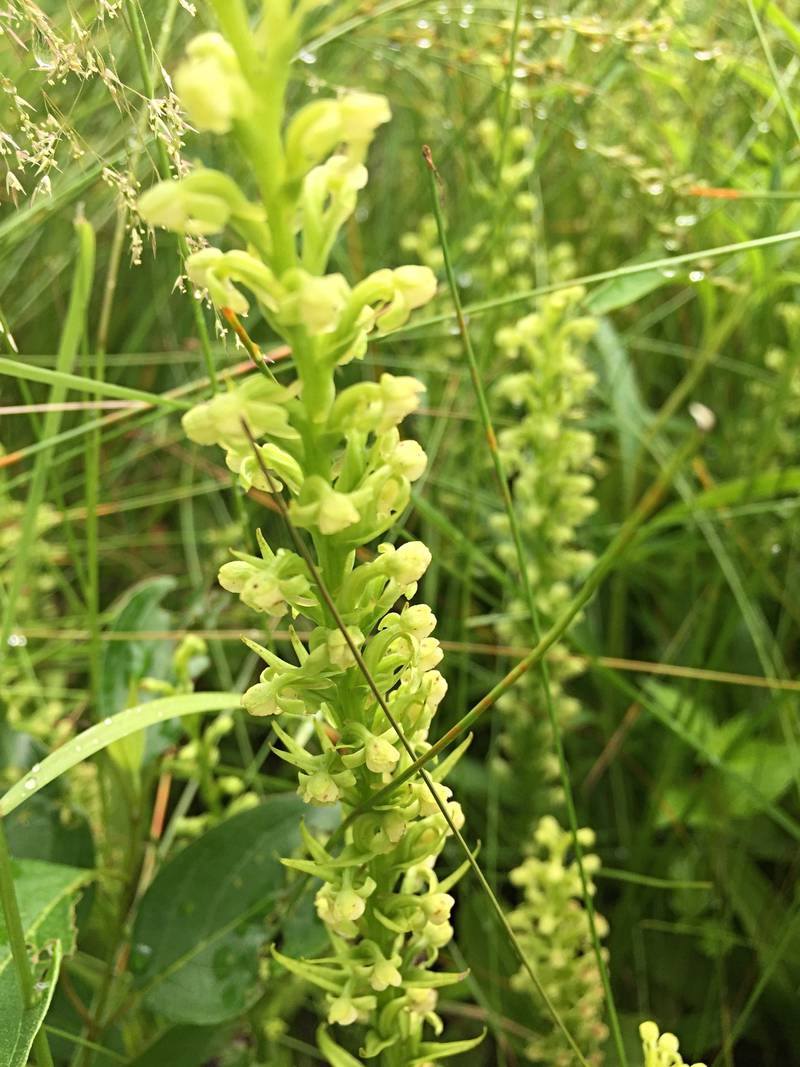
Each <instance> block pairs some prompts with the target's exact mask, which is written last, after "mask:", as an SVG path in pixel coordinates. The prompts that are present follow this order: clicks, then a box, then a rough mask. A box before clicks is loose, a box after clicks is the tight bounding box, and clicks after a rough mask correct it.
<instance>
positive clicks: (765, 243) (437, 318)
mask: <svg viewBox="0 0 800 1067" xmlns="http://www.w3.org/2000/svg"><path fill="white" fill-rule="evenodd" d="M792 241H800V230H787V232H786V233H773V234H769V235H768V236H767V237H754V238H753V239H752V240H750V241H736V242H735V243H734V244H729V245H717V246H716V247H715V248H704V249H700V250H699V251H697V252H684V253H682V254H681V255H679V256H662V257H660V258H659V259H650V260H648V261H647V262H646V263H627V264H625V265H624V266H622V267H614V268H613V269H612V270H601V271H598V272H597V273H596V274H584V275H583V276H582V277H580V278H569V279H568V280H566V281H560V282H551V283H550V284H549V285H539V286H537V287H536V288H535V289H526V290H525V291H524V292H522V293H511V294H510V295H509V296H500V297H495V298H494V299H493V300H481V301H479V302H478V303H477V304H468V305H467V307H465V308H464V313H465V314H466V315H469V316H470V318H472V316H474V315H483V314H484V313H485V312H487V311H494V309H495V308H501V307H509V306H510V305H511V304H526V303H530V302H531V301H532V300H535V299H536V297H538V296H547V294H548V293H560V292H562V290H564V289H572V288H573V287H574V286H576V285H597V284H598V283H599V282H608V281H612V280H613V279H615V278H628V277H631V276H632V275H634V274H646V273H647V272H648V271H653V270H674V269H675V268H676V267H682V266H685V265H686V264H687V263H696V262H697V261H698V260H699V259H716V258H717V257H718V256H729V255H733V254H735V253H736V252H749V251H750V250H751V249H753V248H767V247H769V246H770V245H779V244H786V243H787V242H792ZM452 318H454V316H453V315H434V316H432V317H431V318H429V319H419V320H417V321H415V322H413V323H412V324H411V325H410V326H401V327H400V328H399V329H397V330H391V331H389V332H387V333H385V334H383V335H382V336H380V337H378V338H376V340H378V341H387V340H389V338H396V337H400V336H401V335H403V334H406V333H412V332H416V331H417V330H421V329H425V328H427V327H430V326H439V325H440V324H441V323H444V322H449V321H450V320H451V319H452Z"/></svg>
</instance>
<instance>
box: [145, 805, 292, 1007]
mask: <svg viewBox="0 0 800 1067" xmlns="http://www.w3.org/2000/svg"><path fill="white" fill-rule="evenodd" d="M306 810H307V809H306V807H305V805H304V804H303V803H302V801H301V800H299V798H298V797H295V796H281V797H273V798H272V799H270V800H267V801H266V802H265V803H263V804H261V805H260V806H259V807H257V808H253V809H251V810H250V811H244V812H241V813H240V814H239V815H236V816H234V817H233V818H231V819H228V820H227V821H225V822H223V823H221V824H220V825H219V826H216V827H214V829H212V830H210V831H209V833H207V834H206V835H205V836H204V837H202V838H200V840H198V841H195V842H194V843H193V844H191V845H189V846H188V848H186V849H184V851H183V852H181V853H179V854H178V855H177V856H176V857H175V858H174V859H173V860H172V861H171V862H169V863H168V864H167V865H166V866H165V867H163V868H162V870H161V871H160V872H159V874H158V876H157V877H156V879H155V881H154V882H153V884H152V885H151V886H150V888H149V889H148V891H147V893H146V894H145V896H144V898H143V899H142V902H141V905H140V908H139V912H138V915H137V918H136V924H135V927H134V932H133V951H132V954H131V967H132V970H133V972H134V975H135V983H136V985H137V986H138V987H139V988H140V989H141V990H142V991H143V993H144V998H145V1002H146V1003H147V1005H148V1006H149V1007H150V1008H151V1009H152V1010H153V1011H156V1012H158V1013H159V1014H160V1015H162V1016H165V1017H166V1018H168V1019H171V1020H174V1021H175V1022H185V1023H198V1024H212V1023H220V1022H223V1021H225V1020H226V1019H232V1018H234V1017H235V1016H237V1015H240V1014H241V1013H242V1012H243V1011H246V1010H247V1008H248V1007H249V1006H250V1005H251V1004H252V1003H253V1002H254V1000H255V999H256V998H257V997H258V996H259V995H260V988H259V981H258V957H259V951H260V949H261V947H262V946H263V944H264V942H265V941H266V939H267V938H268V936H269V933H270V931H269V930H268V929H267V927H266V926H265V923H264V915H265V913H266V912H267V911H268V910H269V909H270V907H271V906H272V905H273V904H274V902H275V900H276V897H277V895H278V893H279V891H280V890H281V888H282V887H283V885H284V880H285V868H284V867H283V866H282V864H281V862H280V857H282V856H287V855H289V854H290V853H291V852H292V851H294V849H295V848H296V847H297V845H298V844H299V841H300V820H301V818H302V815H303V813H304V812H305V811H306Z"/></svg>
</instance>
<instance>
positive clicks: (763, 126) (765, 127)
mask: <svg viewBox="0 0 800 1067" xmlns="http://www.w3.org/2000/svg"><path fill="white" fill-rule="evenodd" d="M769 131H770V125H769V123H768V122H759V124H758V132H759V133H769Z"/></svg>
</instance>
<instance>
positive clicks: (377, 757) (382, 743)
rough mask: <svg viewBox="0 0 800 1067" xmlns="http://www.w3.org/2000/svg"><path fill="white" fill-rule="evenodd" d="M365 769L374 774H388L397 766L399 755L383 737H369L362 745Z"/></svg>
mask: <svg viewBox="0 0 800 1067" xmlns="http://www.w3.org/2000/svg"><path fill="white" fill-rule="evenodd" d="M364 757H365V762H366V764H367V767H368V768H369V769H370V770H371V771H373V773H375V774H387V773H388V774H390V773H391V772H392V771H393V770H394V769H395V767H396V766H397V764H398V761H399V759H400V753H399V752H398V751H397V749H396V748H395V747H394V745H392V744H391V743H390V742H389V741H387V740H385V738H383V737H376V736H374V735H373V736H371V737H370V738H369V740H368V741H367V743H366V744H365V745H364Z"/></svg>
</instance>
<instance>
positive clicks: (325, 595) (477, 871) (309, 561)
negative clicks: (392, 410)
mask: <svg viewBox="0 0 800 1067" xmlns="http://www.w3.org/2000/svg"><path fill="white" fill-rule="evenodd" d="M242 428H243V429H244V432H245V435H246V436H247V438H248V440H249V442H250V445H251V447H252V449H253V455H254V456H255V458H256V462H257V463H258V466H259V467H260V469H261V473H262V474H263V475H264V478H265V480H266V482H267V484H268V485H269V486H270V491H271V493H272V497H273V500H275V502H276V503H277V505H278V510H279V511H280V514H281V517H282V519H283V521H284V523H285V525H286V528H287V530H288V533H289V536H290V537H291V539H292V543H293V544H294V547H295V549H296V551H297V552H298V554H299V555H300V556H301V557H302V558H303V560H304V561H305V563H306V566H307V567H308V571H309V574H310V575H311V578H312V581H313V582H314V584H315V585H316V586H317V588H318V589H319V592H320V595H321V597H322V599H323V600H324V602H325V605H326V607H327V609H328V611H329V612H330V614H331V616H332V618H333V619H334V621H335V623H336V626H337V627H338V629H339V631H340V632H341V634H342V637H343V638H344V640H345V642H346V644H347V646H348V648H349V650H350V653H351V655H352V656H353V659H354V660H355V662H356V664H357V666H358V669H359V670H360V671H361V673H362V675H363V677H364V680H365V681H366V683H367V685H368V687H369V689H370V692H371V693H372V695H373V697H374V698H375V700H376V701H377V704H378V706H379V707H380V709H381V711H382V712H383V714H384V716H385V717H386V720H387V722H388V723H389V724H390V726H391V727H392V729H393V730H394V732H395V734H396V735H397V739H398V741H399V742H400V744H401V745H402V747H403V749H404V750H405V752H406V754H407V755H408V757H409V759H410V760H412V763H413V762H414V750H413V748H412V747H411V745H410V744H409V742H408V739H407V738H406V736H405V734H404V733H403V731H402V730H401V729H400V725H399V723H398V722H397V720H396V719H395V717H394V715H393V714H392V711H391V709H390V708H389V705H388V704H387V703H386V701H385V700H384V698H383V695H382V694H381V691H380V690H379V689H378V687H377V685H376V684H375V680H374V679H373V677H372V675H371V673H370V670H369V668H368V667H367V664H366V662H365V660H364V657H363V656H362V654H361V650H360V649H359V647H358V645H357V644H356V643H355V641H354V640H353V638H352V637H351V635H350V631H349V629H348V628H347V624H346V623H345V621H344V619H343V618H342V616H341V614H340V612H339V609H338V608H337V606H336V603H335V601H334V599H333V597H332V596H331V594H330V591H329V590H328V587H327V585H326V584H325V582H324V580H323V578H322V575H321V574H320V572H319V570H318V569H317V566H316V564H315V563H314V560H313V558H312V556H311V553H310V552H309V551H308V549H307V548H306V545H305V543H304V542H303V539H302V538H301V537H300V535H299V534H298V532H297V530H296V529H295V527H294V524H293V523H292V521H291V518H290V517H289V511H288V509H287V507H286V504H285V503H284V500H283V497H282V496H281V494H280V493H279V492H278V489H277V486H276V485H275V481H274V479H273V478H272V475H271V474H270V471H269V468H268V467H267V465H266V464H265V462H264V458H263V456H262V455H261V453H260V451H259V450H258V444H257V442H256V439H255V438H254V437H253V434H252V433H251V431H250V427H249V426H248V425H247V423H246V422H245V421H244V420H242ZM419 771H420V777H421V778H422V781H423V782H424V784H425V787H426V788H427V790H428V792H429V793H430V795H431V797H432V798H433V800H434V802H435V803H436V806H437V807H438V809H439V811H440V812H441V814H442V817H443V818H444V820H445V822H446V823H447V826H448V828H449V830H450V832H451V833H452V834H453V836H454V837H455V839H456V841H457V842H458V844H459V846H460V848H461V850H462V852H463V853H464V856H465V858H466V860H467V862H468V863H469V865H470V868H471V869H472V872H473V874H474V875H475V877H476V878H477V879H478V882H479V883H480V886H481V889H482V890H483V892H484V893H485V894H486V896H487V898H488V900H489V902H490V904H491V906H492V910H493V911H494V913H495V915H496V916H497V918H498V920H499V921H500V924H501V925H502V927H503V929H504V930H505V932H506V935H507V936H508V939H509V942H510V944H511V947H512V949H513V951H514V954H515V955H516V956H517V958H518V960H519V962H520V963H521V964H522V966H523V967H524V968H525V970H526V972H527V973H528V976H529V977H530V979H531V982H532V983H533V986H534V988H535V989H536V991H537V993H538V994H539V996H540V998H541V1000H542V1002H543V1003H544V1006H545V1008H546V1010H547V1013H548V1014H549V1015H550V1018H551V1019H552V1020H553V1023H554V1024H555V1025H556V1026H557V1027H558V1029H559V1030H560V1031H561V1032H562V1034H563V1035H564V1037H565V1038H566V1041H567V1044H568V1045H569V1046H570V1048H571V1049H572V1051H573V1052H574V1053H575V1055H576V1057H577V1059H578V1062H579V1063H580V1064H581V1065H582V1067H588V1064H587V1062H586V1059H585V1057H584V1056H583V1053H582V1052H581V1050H580V1048H579V1047H578V1045H577V1044H576V1042H575V1039H574V1037H573V1036H572V1034H571V1033H570V1031H569V1030H568V1029H567V1027H566V1024H565V1023H564V1021H563V1019H562V1018H561V1016H560V1014H559V1013H558V1009H557V1008H556V1006H555V1004H554V1003H553V1001H552V1000H551V998H550V996H549V995H548V993H547V990H546V989H545V988H544V986H543V985H542V983H541V980H540V979H539V976H538V975H537V974H536V972H535V970H534V969H533V967H532V965H531V963H530V961H529V960H528V958H527V957H526V955H525V953H524V952H523V951H522V947H521V945H520V944H519V942H518V940H517V937H516V935H515V934H514V931H513V930H512V928H511V924H510V923H509V921H508V918H507V917H506V915H505V912H504V911H503V908H502V906H501V904H500V901H499V900H498V899H497V896H496V895H495V893H494V890H493V889H492V887H491V886H490V885H489V882H488V880H487V879H486V876H485V875H484V873H483V871H482V870H481V868H480V867H479V866H478V862H477V860H476V859H475V852H474V850H472V849H470V847H469V845H468V844H467V842H466V841H465V840H464V837H463V835H462V834H461V831H460V830H459V829H458V827H457V826H456V825H455V823H454V822H453V820H452V818H451V816H450V812H449V811H448V810H447V805H446V804H445V802H444V801H443V800H442V798H441V797H440V796H439V794H438V792H437V791H436V788H435V786H434V783H433V780H432V778H431V777H430V775H429V774H428V772H427V771H426V770H425V769H424V768H422V767H420V768H419Z"/></svg>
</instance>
